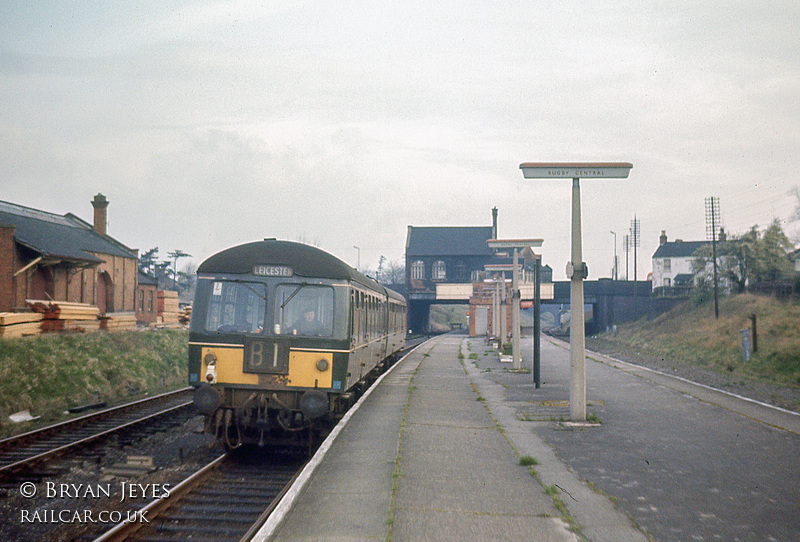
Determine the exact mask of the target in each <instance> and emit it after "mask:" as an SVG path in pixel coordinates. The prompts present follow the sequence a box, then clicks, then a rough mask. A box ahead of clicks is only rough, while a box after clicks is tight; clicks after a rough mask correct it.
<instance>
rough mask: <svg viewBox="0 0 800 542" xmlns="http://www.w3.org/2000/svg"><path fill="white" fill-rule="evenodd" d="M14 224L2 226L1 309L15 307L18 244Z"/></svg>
mask: <svg viewBox="0 0 800 542" xmlns="http://www.w3.org/2000/svg"><path fill="white" fill-rule="evenodd" d="M14 229H15V228H14V226H0V311H10V310H11V309H12V308H13V307H14V268H15V267H16V265H15V264H16V262H15V259H16V254H17V250H16V245H15V244H14Z"/></svg>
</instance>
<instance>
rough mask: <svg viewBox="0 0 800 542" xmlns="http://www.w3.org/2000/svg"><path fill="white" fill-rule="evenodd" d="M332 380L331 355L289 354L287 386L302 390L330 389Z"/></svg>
mask: <svg viewBox="0 0 800 542" xmlns="http://www.w3.org/2000/svg"><path fill="white" fill-rule="evenodd" d="M332 379H333V353H331V352H303V351H295V350H293V351H291V352H290V353H289V385H290V386H298V387H303V388H313V387H317V388H330V387H331V381H332Z"/></svg>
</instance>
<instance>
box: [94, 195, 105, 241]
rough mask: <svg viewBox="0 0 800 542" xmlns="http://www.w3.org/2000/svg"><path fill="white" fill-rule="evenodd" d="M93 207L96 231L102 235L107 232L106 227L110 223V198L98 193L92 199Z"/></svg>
mask: <svg viewBox="0 0 800 542" xmlns="http://www.w3.org/2000/svg"><path fill="white" fill-rule="evenodd" d="M92 207H94V231H96V232H97V233H99V234H100V235H105V234H106V227H107V225H108V211H107V210H106V209H107V208H108V200H107V199H106V197H105V196H104V195H103V194H97V195H96V196H95V197H94V199H93V200H92Z"/></svg>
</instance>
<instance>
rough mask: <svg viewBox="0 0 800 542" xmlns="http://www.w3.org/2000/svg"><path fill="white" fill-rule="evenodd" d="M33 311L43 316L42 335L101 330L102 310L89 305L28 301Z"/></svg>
mask: <svg viewBox="0 0 800 542" xmlns="http://www.w3.org/2000/svg"><path fill="white" fill-rule="evenodd" d="M25 302H26V303H27V305H28V307H30V308H31V310H32V311H34V312H36V313H39V314H41V315H42V322H41V330H42V333H51V332H59V331H96V330H99V329H100V320H99V319H98V317H99V316H100V309H98V308H97V307H96V306H95V305H89V304H87V303H69V302H66V301H43V300H37V299H27V300H26V301H25Z"/></svg>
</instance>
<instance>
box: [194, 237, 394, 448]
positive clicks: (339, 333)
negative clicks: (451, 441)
mask: <svg viewBox="0 0 800 542" xmlns="http://www.w3.org/2000/svg"><path fill="white" fill-rule="evenodd" d="M405 338H406V302H405V300H404V299H403V297H402V296H401V295H399V294H398V293H396V292H394V291H392V290H390V289H388V288H385V287H384V286H382V285H381V284H379V283H378V282H376V281H375V280H373V279H371V278H369V277H366V276H365V275H363V274H361V273H359V272H358V271H356V270H355V269H353V268H352V267H350V266H349V265H347V264H346V263H344V262H343V261H341V260H339V259H338V258H336V257H334V256H332V255H330V254H328V253H327V252H324V251H322V250H320V249H318V248H315V247H311V246H308V245H304V244H301V243H293V242H288V241H278V240H275V239H265V240H263V241H257V242H253V243H247V244H243V245H239V246H235V247H232V248H229V249H227V250H223V251H222V252H219V253H218V254H215V255H214V256H211V257H210V258H208V259H207V260H205V261H204V262H203V263H202V264H200V266H199V267H198V269H197V290H196V293H195V298H194V304H193V306H192V321H191V327H190V332H189V383H190V385H192V386H194V387H195V388H196V389H195V395H194V402H195V405H196V406H197V408H198V411H199V412H200V413H201V414H203V415H205V416H206V429H207V431H209V432H210V433H212V434H213V435H215V436H216V437H217V438H219V439H221V440H222V441H223V442H224V444H225V446H226V447H228V448H236V447H238V446H240V445H241V444H245V443H255V444H260V445H266V444H281V445H296V446H308V445H310V444H312V443H313V442H314V441H315V440H316V439H317V438H318V437H319V436H320V435H321V433H322V432H323V431H324V430H325V429H326V427H330V426H331V425H332V424H333V423H335V421H336V420H338V419H339V418H340V417H341V416H342V415H343V414H344V412H345V411H346V410H347V408H349V406H350V405H352V404H353V402H354V401H355V400H356V399H357V398H358V396H359V395H360V393H361V392H362V391H363V390H364V389H365V388H366V387H367V386H368V385H369V384H370V383H371V381H372V380H373V379H374V378H375V376H376V375H377V374H378V373H379V371H380V370H381V369H382V368H383V367H385V366H386V365H387V364H388V363H391V362H392V361H393V360H394V359H395V358H396V356H397V355H398V354H399V352H400V350H401V349H403V348H404V346H405Z"/></svg>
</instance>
